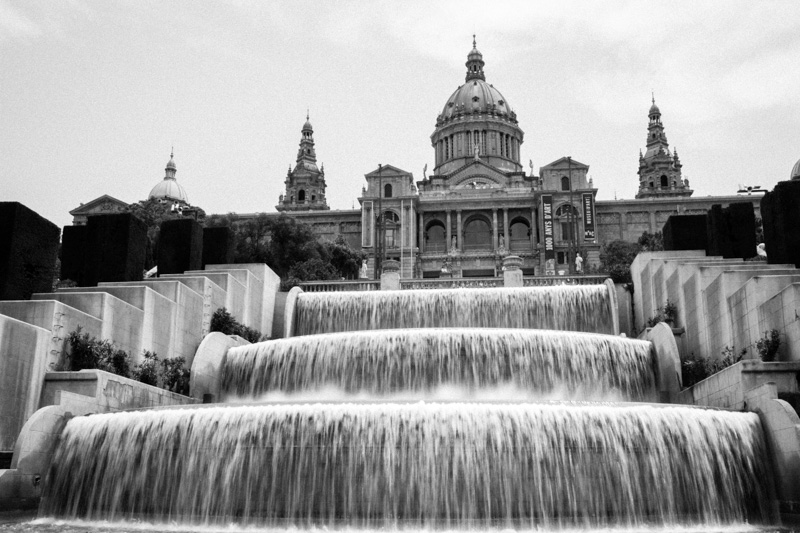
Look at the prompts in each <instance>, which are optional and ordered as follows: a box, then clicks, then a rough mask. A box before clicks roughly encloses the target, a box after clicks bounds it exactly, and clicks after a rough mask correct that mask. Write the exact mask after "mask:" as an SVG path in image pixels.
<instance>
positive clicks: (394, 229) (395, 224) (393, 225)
mask: <svg viewBox="0 0 800 533" xmlns="http://www.w3.org/2000/svg"><path fill="white" fill-rule="evenodd" d="M383 231H384V235H385V236H386V240H385V241H384V242H385V243H386V248H387V249H389V248H397V247H398V246H400V217H398V216H397V213H395V212H394V211H384V212H383Z"/></svg>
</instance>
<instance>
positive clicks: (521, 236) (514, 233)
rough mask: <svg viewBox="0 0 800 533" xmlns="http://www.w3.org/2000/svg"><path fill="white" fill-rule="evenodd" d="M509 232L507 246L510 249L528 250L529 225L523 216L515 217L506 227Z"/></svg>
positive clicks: (529, 239) (529, 238)
mask: <svg viewBox="0 0 800 533" xmlns="http://www.w3.org/2000/svg"><path fill="white" fill-rule="evenodd" d="M508 231H509V233H510V234H511V239H510V240H509V243H508V246H509V248H510V249H511V250H514V251H517V250H529V249H530V247H531V227H530V226H529V225H528V221H527V220H525V219H524V218H515V219H513V220H512V221H511V225H510V226H509V227H508Z"/></svg>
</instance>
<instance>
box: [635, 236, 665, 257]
mask: <svg viewBox="0 0 800 533" xmlns="http://www.w3.org/2000/svg"><path fill="white" fill-rule="evenodd" d="M637 244H638V245H639V250H640V251H642V252H658V251H660V250H663V249H664V235H662V234H661V232H660V231H657V232H655V233H650V232H648V231H645V232H643V233H642V236H641V237H639V240H638V242H637Z"/></svg>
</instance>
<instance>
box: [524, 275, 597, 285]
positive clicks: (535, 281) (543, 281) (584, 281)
mask: <svg viewBox="0 0 800 533" xmlns="http://www.w3.org/2000/svg"><path fill="white" fill-rule="evenodd" d="M606 278H608V276H604V275H602V274H600V275H586V276H526V277H523V278H522V286H523V287H547V286H550V285H601V284H603V283H604V282H605V281H606Z"/></svg>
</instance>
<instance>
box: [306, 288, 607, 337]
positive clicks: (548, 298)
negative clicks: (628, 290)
mask: <svg viewBox="0 0 800 533" xmlns="http://www.w3.org/2000/svg"><path fill="white" fill-rule="evenodd" d="M609 298H610V295H609V291H608V287H607V286H605V285H558V286H554V287H525V288H515V289H510V288H498V289H434V290H414V291H411V290H406V291H377V292H330V293H325V292H313V293H304V294H301V295H300V296H299V297H298V299H297V311H296V313H297V316H296V322H295V335H314V334H318V333H334V332H338V331H368V330H375V329H407V328H456V327H461V328H526V329H554V330H562V331H585V332H592V333H614V332H613V331H612V327H611V324H612V321H611V311H610V306H609Z"/></svg>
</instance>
